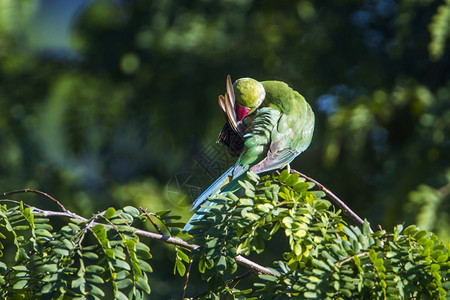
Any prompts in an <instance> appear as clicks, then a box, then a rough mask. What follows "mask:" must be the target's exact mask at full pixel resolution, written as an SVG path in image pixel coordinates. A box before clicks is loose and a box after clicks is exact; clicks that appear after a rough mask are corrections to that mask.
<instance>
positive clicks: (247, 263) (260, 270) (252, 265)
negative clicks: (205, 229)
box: [32, 207, 276, 276]
mask: <svg viewBox="0 0 450 300" xmlns="http://www.w3.org/2000/svg"><path fill="white" fill-rule="evenodd" d="M32 212H35V213H41V214H43V215H44V216H46V217H51V216H59V217H68V218H74V219H78V220H82V221H85V222H87V221H89V220H88V219H86V218H84V217H82V216H79V215H77V214H75V213H72V212H69V211H66V212H58V211H50V210H43V209H39V208H35V207H33V209H32ZM97 224H101V225H103V226H108V227H110V225H108V224H103V223H99V222H92V224H91V225H92V226H95V225H97ZM134 234H136V235H139V236H143V237H147V238H150V239H153V240H158V241H162V242H165V243H167V244H172V245H177V246H180V247H183V248H185V249H189V250H195V249H197V248H198V247H199V246H198V245H195V244H189V243H188V242H186V241H183V240H182V239H179V238H174V237H170V236H167V235H163V234H159V233H154V232H150V231H145V230H141V229H136V230H135V231H134ZM234 259H235V260H236V262H237V263H239V264H240V265H242V266H244V267H247V268H249V269H251V270H253V271H254V272H255V273H257V274H267V275H272V276H276V274H275V273H273V272H272V271H270V270H269V269H268V268H266V267H264V266H261V265H260V264H258V263H256V262H254V261H251V260H249V259H247V258H245V257H243V256H241V255H238V256H236V257H235V258H234Z"/></svg>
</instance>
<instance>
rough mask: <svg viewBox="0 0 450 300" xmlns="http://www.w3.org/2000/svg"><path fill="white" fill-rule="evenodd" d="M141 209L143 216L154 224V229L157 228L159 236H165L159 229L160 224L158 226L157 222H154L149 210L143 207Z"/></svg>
mask: <svg viewBox="0 0 450 300" xmlns="http://www.w3.org/2000/svg"><path fill="white" fill-rule="evenodd" d="M139 209H140V210H141V211H142V213H143V214H145V216H146V217H147V219H149V220H150V222H151V223H152V225H153V227H155V229H156V231H158V233H159V234H161V235H164V233H163V232H162V230H161V229H160V228H159V226H158V224H156V223H155V221H153V219H152V217H151V216H150V214H149V213H148V212H147V210H146V209H144V208H143V207H139Z"/></svg>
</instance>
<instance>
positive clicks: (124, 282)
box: [116, 278, 133, 289]
mask: <svg viewBox="0 0 450 300" xmlns="http://www.w3.org/2000/svg"><path fill="white" fill-rule="evenodd" d="M132 283H133V280H131V279H130V278H125V279H123V280H119V281H117V282H116V284H117V288H119V289H124V288H127V287H129V286H130V285H131V284H132Z"/></svg>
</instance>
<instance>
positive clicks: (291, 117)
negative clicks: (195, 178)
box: [183, 76, 314, 232]
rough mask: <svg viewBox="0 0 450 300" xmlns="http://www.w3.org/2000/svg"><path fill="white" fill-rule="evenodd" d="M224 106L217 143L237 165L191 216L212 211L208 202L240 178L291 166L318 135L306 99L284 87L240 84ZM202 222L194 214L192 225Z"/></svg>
mask: <svg viewBox="0 0 450 300" xmlns="http://www.w3.org/2000/svg"><path fill="white" fill-rule="evenodd" d="M219 106H220V108H221V109H222V111H223V113H224V115H225V118H226V119H227V122H226V123H225V125H224V127H223V128H222V131H221V132H220V134H219V138H218V142H221V143H223V144H225V145H226V146H227V147H228V150H229V152H230V153H231V154H232V155H236V156H237V155H238V156H239V157H238V159H237V161H236V163H235V164H234V165H233V166H232V167H231V168H230V169H228V170H227V171H226V172H225V173H224V174H222V175H221V176H220V177H219V178H218V179H217V180H216V181H215V182H214V183H213V184H212V185H211V186H210V187H208V188H207V189H206V190H205V191H204V192H203V193H202V194H201V195H200V196H199V197H198V198H197V199H196V200H195V202H194V203H193V205H192V210H193V209H196V208H197V207H199V206H200V205H202V204H203V205H202V207H201V208H200V209H199V211H205V210H207V209H208V208H207V206H208V202H206V203H205V201H206V199H207V198H208V197H209V196H211V195H213V194H215V193H216V192H217V191H218V190H221V192H226V191H227V190H229V189H230V188H229V187H230V186H233V184H231V183H233V182H236V181H237V180H236V179H237V178H238V177H240V176H241V175H242V174H244V173H245V172H246V171H248V170H250V171H252V172H254V173H263V172H267V171H271V170H275V169H280V168H283V167H285V166H286V165H288V164H289V163H290V162H291V161H292V160H293V159H294V158H295V157H296V156H297V155H299V154H300V153H302V152H303V151H305V150H306V148H308V146H309V144H310V143H311V139H312V136H313V131H314V113H313V111H312V110H311V107H310V106H309V104H308V103H307V102H306V101H305V98H303V96H302V95H300V94H299V93H298V92H296V91H294V90H293V89H292V88H290V87H289V86H288V85H287V84H286V83H284V82H281V81H262V82H258V81H256V80H255V79H252V78H241V79H238V80H236V82H235V83H234V84H232V83H231V78H230V76H228V77H227V92H226V93H225V95H224V96H222V95H220V96H219ZM202 217H203V214H194V216H193V217H192V218H191V219H190V220H189V222H188V223H187V224H186V226H185V227H184V229H183V231H184V232H186V231H189V230H190V229H191V228H192V225H191V222H192V221H194V220H198V219H200V218H202Z"/></svg>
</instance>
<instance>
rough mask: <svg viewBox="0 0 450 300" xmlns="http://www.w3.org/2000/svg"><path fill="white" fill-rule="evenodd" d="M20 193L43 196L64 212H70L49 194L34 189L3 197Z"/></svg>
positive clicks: (15, 191)
mask: <svg viewBox="0 0 450 300" xmlns="http://www.w3.org/2000/svg"><path fill="white" fill-rule="evenodd" d="M19 193H35V194H39V195H43V196H45V197H47V198H48V199H50V200H52V201H53V202H55V203H56V204H57V205H58V206H59V207H60V208H61V210H62V211H65V212H68V210H67V209H66V208H65V207H64V205H62V204H61V203H60V202H59V201H58V200H56V199H55V198H53V197H52V196H50V195H49V194H47V193H45V192H42V191H38V190H32V189H21V190H14V191H9V192H4V193H3V194H1V195H2V196H7V195H12V194H19Z"/></svg>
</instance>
